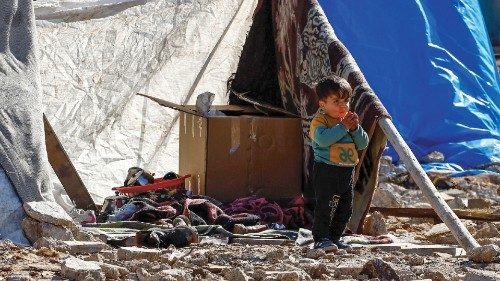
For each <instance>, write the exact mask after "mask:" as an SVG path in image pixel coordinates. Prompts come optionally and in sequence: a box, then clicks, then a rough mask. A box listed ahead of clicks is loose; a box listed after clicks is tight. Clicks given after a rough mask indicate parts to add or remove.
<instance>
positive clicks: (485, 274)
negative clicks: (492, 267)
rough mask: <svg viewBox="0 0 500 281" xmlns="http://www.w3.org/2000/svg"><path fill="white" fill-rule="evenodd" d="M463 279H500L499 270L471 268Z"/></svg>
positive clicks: (471, 280) (494, 280)
mask: <svg viewBox="0 0 500 281" xmlns="http://www.w3.org/2000/svg"><path fill="white" fill-rule="evenodd" d="M463 281H498V272H492V271H487V270H470V271H469V272H467V274H465V277H464V278H463Z"/></svg>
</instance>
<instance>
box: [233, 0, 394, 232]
mask: <svg viewBox="0 0 500 281" xmlns="http://www.w3.org/2000/svg"><path fill="white" fill-rule="evenodd" d="M270 27H272V28H270ZM269 38H272V39H273V40H269ZM330 75H337V76H340V77H343V78H345V79H346V80H347V81H348V82H349V84H350V85H351V87H352V89H353V96H352V99H351V101H352V102H351V105H350V107H351V108H350V109H351V110H352V111H354V112H356V113H357V114H358V115H359V118H360V123H361V126H362V127H363V128H364V129H365V131H366V132H367V133H368V135H369V137H370V143H369V145H368V148H366V149H365V150H363V151H361V153H360V163H359V164H358V166H357V167H356V173H355V179H354V182H356V185H355V193H354V208H353V209H354V213H353V215H352V218H351V221H350V223H349V228H350V229H351V230H353V231H355V232H357V233H361V232H362V228H363V221H364V218H365V216H366V214H367V212H368V209H369V207H370V202H371V199H372V196H373V192H374V189H375V187H376V183H377V177H378V167H379V164H380V163H379V162H380V157H381V155H382V152H383V150H384V148H385V144H386V142H387V138H386V137H385V135H384V134H383V132H382V130H381V128H380V127H379V126H378V125H377V120H378V118H380V117H382V116H385V117H389V118H390V116H389V114H388V113H387V111H386V109H385V108H384V106H383V105H382V103H381V102H380V101H379V99H378V98H377V96H376V95H375V94H374V92H373V90H372V89H371V88H370V86H369V85H368V82H367V81H366V79H365V78H364V76H363V74H362V72H361V70H360V69H359V67H358V65H357V64H356V61H355V60H354V58H353V57H352V56H351V54H350V53H349V51H348V50H347V48H346V47H345V46H344V45H343V44H342V43H341V42H340V40H339V39H338V38H337V37H336V36H335V33H334V29H333V27H332V26H331V25H330V23H329V22H328V19H327V18H326V16H325V14H324V12H323V10H322V9H321V7H320V5H319V4H318V2H317V1H315V0H304V1H298V0H286V1H285V0H277V1H272V0H260V1H259V5H258V6H257V9H256V11H255V15H254V22H253V25H252V27H251V29H250V32H249V36H248V40H247V43H246V44H245V46H244V48H243V53H242V55H241V58H240V62H239V65H238V69H237V72H236V73H235V75H234V77H233V78H232V79H231V80H230V83H229V89H228V90H229V91H230V92H231V91H233V92H239V93H243V92H249V94H248V96H250V97H251V98H252V99H254V100H261V101H264V102H266V103H270V104H272V105H273V106H277V107H280V108H283V109H286V110H287V111H289V112H292V113H295V114H297V115H298V116H300V118H302V125H303V135H304V171H303V174H304V177H303V178H304V190H303V193H304V196H305V197H306V198H309V199H312V198H313V197H314V192H313V189H312V176H311V175H312V166H313V165H312V164H313V152H312V147H311V141H310V139H309V137H308V130H309V125H310V122H311V120H312V117H313V116H314V114H315V113H316V111H317V110H318V99H317V96H316V93H315V91H314V86H315V83H316V82H317V81H318V80H319V79H321V78H323V77H326V76H330ZM232 96H233V98H232V99H230V101H231V102H232V103H241V101H237V98H235V97H234V96H236V95H232Z"/></svg>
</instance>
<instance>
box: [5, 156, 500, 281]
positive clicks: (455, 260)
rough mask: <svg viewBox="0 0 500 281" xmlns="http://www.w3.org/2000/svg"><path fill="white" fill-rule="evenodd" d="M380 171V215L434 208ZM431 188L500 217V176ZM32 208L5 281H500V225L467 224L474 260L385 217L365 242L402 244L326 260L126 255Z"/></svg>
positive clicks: (196, 249) (130, 249)
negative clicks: (23, 241) (390, 209)
mask: <svg viewBox="0 0 500 281" xmlns="http://www.w3.org/2000/svg"><path fill="white" fill-rule="evenodd" d="M436 157H437V158H433V159H438V160H439V155H437V156H436ZM433 161H435V160H433ZM382 164H383V167H382V168H381V182H380V183H379V188H378V190H377V191H376V193H375V196H374V200H373V202H372V203H373V204H372V205H373V206H379V207H397V208H401V207H422V206H428V205H426V204H427V202H426V201H425V199H424V197H423V196H422V194H421V192H420V191H419V190H418V188H417V187H416V186H415V185H414V183H412V181H411V180H410V179H409V178H408V177H407V174H406V173H405V170H404V167H402V166H401V165H392V164H390V162H389V161H387V159H385V160H384V159H383V161H382ZM431 178H432V179H433V180H436V179H439V181H441V182H442V184H441V185H440V186H441V187H442V188H440V189H439V191H440V192H441V194H443V198H444V199H445V200H446V201H447V202H448V204H450V205H453V204H455V205H454V206H456V207H457V208H462V209H466V210H472V211H477V210H479V211H481V212H490V213H494V212H500V195H499V194H498V191H497V190H498V184H499V183H500V180H499V178H498V174H496V175H495V174H492V175H478V176H469V177H461V178H446V177H443V175H434V176H432V175H431ZM462 203H463V204H462ZM25 208H26V212H27V217H26V219H25V220H24V221H23V223H22V226H23V228H24V230H25V232H26V235H27V237H28V238H29V240H30V241H32V243H33V246H32V247H23V246H20V245H15V244H13V243H11V242H9V241H0V252H1V253H2V255H0V280H4V279H5V280H65V279H71V280H130V281H132V280H140V281H143V280H242V281H250V280H252V281H260V280H433V281H436V280H499V277H498V272H500V263H499V261H500V259H499V258H500V256H499V246H500V222H498V221H473V220H462V221H463V222H464V224H465V225H466V227H467V229H468V230H469V231H470V233H471V234H472V235H473V236H474V237H475V238H476V239H477V241H478V242H479V244H481V245H483V246H482V247H479V248H476V249H474V250H473V251H471V252H470V253H468V254H466V253H465V251H464V250H463V249H462V248H461V247H460V245H459V244H458V243H457V241H456V239H455V238H454V237H453V235H452V234H451V232H450V231H449V229H448V228H447V227H446V225H444V223H441V222H439V221H436V220H434V219H432V218H406V217H394V216H384V215H383V214H381V213H379V212H373V213H371V214H369V215H368V217H367V219H366V221H365V225H364V230H365V234H369V235H371V236H374V237H375V236H378V237H391V239H393V240H394V243H390V244H353V249H351V250H349V251H346V250H338V249H337V250H335V251H333V252H325V251H323V250H316V249H312V246H311V244H310V243H308V242H307V239H306V240H303V241H301V242H300V243H303V245H301V246H299V245H297V244H295V243H293V241H289V240H285V239H254V238H235V239H232V240H229V239H227V238H223V237H222V238H221V237H216V236H212V237H206V236H201V237H200V239H199V243H193V244H191V245H190V246H187V247H184V248H176V247H174V246H172V245H171V246H169V247H167V248H144V247H139V246H138V245H134V243H133V239H132V240H130V242H131V244H130V245H128V246H126V247H125V246H122V247H116V246H110V245H108V244H106V243H105V242H103V240H101V239H100V238H102V237H100V236H99V235H95V234H92V233H90V232H86V231H84V230H83V229H84V228H82V227H80V226H77V225H76V224H75V223H74V222H73V220H72V219H71V217H69V216H67V215H66V213H65V212H64V211H61V209H59V207H58V206H57V205H54V204H53V203H29V204H26V205H25ZM380 235H382V236H380ZM384 235H385V236H384Z"/></svg>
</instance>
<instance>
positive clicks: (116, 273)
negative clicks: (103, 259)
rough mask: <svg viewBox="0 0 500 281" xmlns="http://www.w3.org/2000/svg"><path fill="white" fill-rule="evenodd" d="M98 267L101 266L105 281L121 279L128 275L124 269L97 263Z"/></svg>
mask: <svg viewBox="0 0 500 281" xmlns="http://www.w3.org/2000/svg"><path fill="white" fill-rule="evenodd" d="M99 265H100V266H101V270H102V272H103V273H104V275H105V276H106V278H107V279H117V280H118V279H123V278H124V277H125V276H127V275H128V274H129V273H130V272H129V270H128V269H126V268H125V267H121V266H117V265H112V264H107V263H99Z"/></svg>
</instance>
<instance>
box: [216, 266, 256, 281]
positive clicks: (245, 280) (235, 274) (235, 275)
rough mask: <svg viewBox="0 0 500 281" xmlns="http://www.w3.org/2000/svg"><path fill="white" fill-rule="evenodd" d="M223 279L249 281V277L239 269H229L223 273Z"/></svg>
mask: <svg viewBox="0 0 500 281" xmlns="http://www.w3.org/2000/svg"><path fill="white" fill-rule="evenodd" d="M223 275H224V277H225V278H226V279H227V280H234V281H249V280H250V277H248V276H247V275H246V274H245V272H243V270H241V269H240V268H231V269H227V270H225V271H224V272H223Z"/></svg>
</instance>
